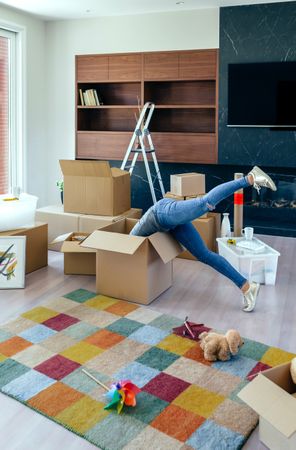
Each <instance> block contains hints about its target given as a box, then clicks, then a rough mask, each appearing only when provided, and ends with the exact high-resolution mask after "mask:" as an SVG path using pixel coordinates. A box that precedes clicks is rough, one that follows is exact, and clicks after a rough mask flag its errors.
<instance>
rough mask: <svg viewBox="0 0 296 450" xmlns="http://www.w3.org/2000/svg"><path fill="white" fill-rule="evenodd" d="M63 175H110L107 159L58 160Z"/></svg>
mask: <svg viewBox="0 0 296 450" xmlns="http://www.w3.org/2000/svg"><path fill="white" fill-rule="evenodd" d="M60 166H61V170H62V172H63V175H64V176H67V175H71V176H87V177H109V178H110V177H112V172H111V169H110V165H109V162H108V161H84V160H74V159H73V160H65V159H61V160H60Z"/></svg>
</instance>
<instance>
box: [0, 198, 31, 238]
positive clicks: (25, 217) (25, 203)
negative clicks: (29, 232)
mask: <svg viewBox="0 0 296 450" xmlns="http://www.w3.org/2000/svg"><path fill="white" fill-rule="evenodd" d="M9 197H10V196H9V195H0V231H8V230H17V229H18V228H26V227H31V226H33V225H34V224H35V213H36V207H37V201H38V197H35V196H34V195H29V194H21V195H20V197H19V199H18V200H10V201H5V200H4V199H5V198H9Z"/></svg>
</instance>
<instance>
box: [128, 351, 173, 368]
mask: <svg viewBox="0 0 296 450" xmlns="http://www.w3.org/2000/svg"><path fill="white" fill-rule="evenodd" d="M179 358H180V355H176V353H171V352H167V351H166V350H162V349H161V348H157V347H152V348H150V349H149V350H147V352H145V353H143V355H141V356H140V357H139V358H138V359H136V361H137V362H139V363H141V364H144V365H146V366H149V367H152V368H153V369H157V370H160V371H162V370H164V369H166V368H167V367H169V366H170V365H171V364H173V362H174V361H176V359H179Z"/></svg>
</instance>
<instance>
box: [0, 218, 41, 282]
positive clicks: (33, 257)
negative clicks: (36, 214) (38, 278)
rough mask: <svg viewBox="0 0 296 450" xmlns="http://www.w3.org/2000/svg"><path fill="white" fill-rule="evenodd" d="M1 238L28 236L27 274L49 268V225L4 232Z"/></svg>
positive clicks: (36, 224)
mask: <svg viewBox="0 0 296 450" xmlns="http://www.w3.org/2000/svg"><path fill="white" fill-rule="evenodd" d="M0 236H26V269H25V271H26V274H27V273H31V272H34V271H35V270H38V269H41V268H42V267H45V266H47V257H48V251H47V245H48V241H47V223H42V222H35V225H34V226H32V227H28V228H23V229H20V230H10V231H2V232H1V233H0Z"/></svg>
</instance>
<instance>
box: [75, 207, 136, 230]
mask: <svg viewBox="0 0 296 450" xmlns="http://www.w3.org/2000/svg"><path fill="white" fill-rule="evenodd" d="M142 212H143V210H142V209H139V208H131V209H129V210H128V211H125V212H124V213H122V214H121V215H119V216H91V215H80V216H79V226H78V230H79V231H83V232H86V233H92V232H93V231H95V230H98V229H99V228H102V227H105V226H106V225H109V224H111V223H112V222H116V221H117V220H120V219H122V218H123V217H129V218H132V219H140V218H141V217H142Z"/></svg>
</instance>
